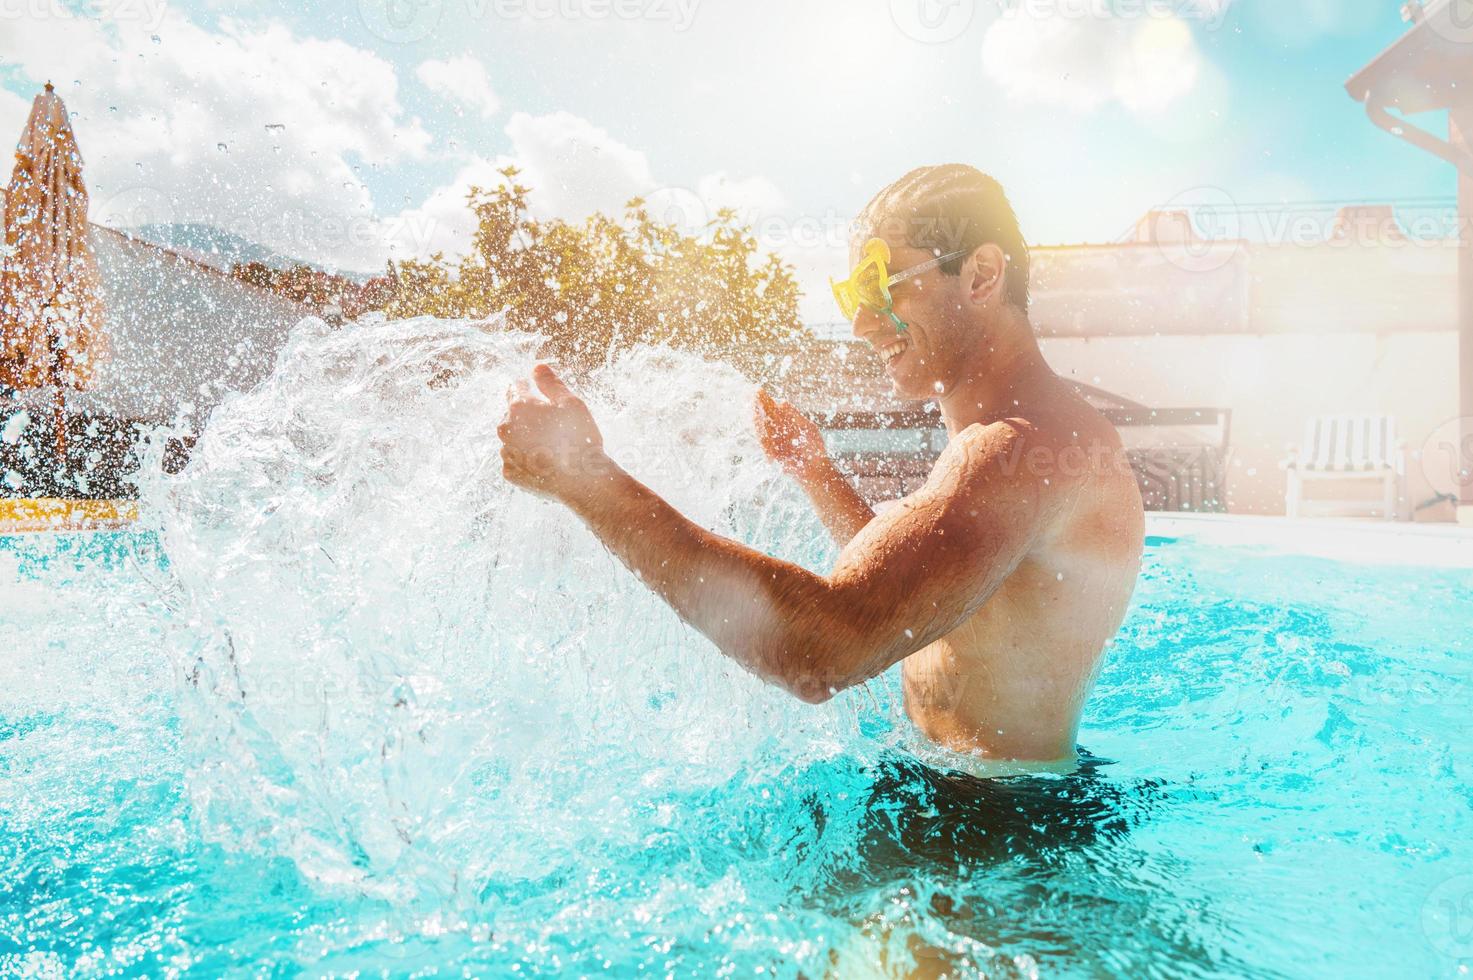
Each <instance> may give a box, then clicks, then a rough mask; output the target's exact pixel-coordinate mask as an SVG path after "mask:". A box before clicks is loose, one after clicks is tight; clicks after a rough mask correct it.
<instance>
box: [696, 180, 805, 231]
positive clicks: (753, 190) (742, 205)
mask: <svg viewBox="0 0 1473 980" xmlns="http://www.w3.org/2000/svg"><path fill="white" fill-rule="evenodd" d="M696 194H697V195H698V196H699V197H700V198H701V200H702V201H705V202H706V204H707V205H708V206H710V207H711V208H712V209H713V210H715V209H719V208H730V209H731V210H733V211H735V212H736V213H737V217H738V218H740V219H741V220H743V221H746V222H748V223H752V222H756V221H757V220H759V219H761V218H763V217H765V216H767V215H770V214H775V213H777V212H779V211H782V210H783V209H784V208H786V207H787V204H788V202H787V198H785V197H784V196H783V192H782V191H781V190H779V189H778V186H777V185H776V184H774V183H773V182H772V181H770V180H768V179H767V178H766V177H744V178H738V177H732V176H730V175H728V174H727V172H726V171H725V170H718V171H717V172H716V173H714V174H709V175H707V176H705V177H702V178H701V179H700V180H699V181H698V182H697V183H696Z"/></svg>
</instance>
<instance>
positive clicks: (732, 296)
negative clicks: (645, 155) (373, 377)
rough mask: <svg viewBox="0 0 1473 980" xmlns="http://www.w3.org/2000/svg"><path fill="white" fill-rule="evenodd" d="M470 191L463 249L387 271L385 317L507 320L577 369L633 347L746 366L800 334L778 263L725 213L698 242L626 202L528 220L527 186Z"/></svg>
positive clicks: (791, 287) (794, 287)
mask: <svg viewBox="0 0 1473 980" xmlns="http://www.w3.org/2000/svg"><path fill="white" fill-rule="evenodd" d="M501 173H502V174H503V176H505V177H506V183H504V184H502V185H501V186H498V187H496V188H494V189H491V190H485V189H482V188H479V187H477V188H473V189H472V190H471V192H470V195H469V198H468V202H469V206H470V208H471V210H472V211H473V212H474V214H475V218H476V232H475V237H474V239H473V243H472V247H471V249H470V251H469V252H468V253H467V254H466V255H465V256H464V257H463V258H461V259H460V260H458V261H450V260H448V259H446V258H445V257H444V256H443V255H441V254H436V255H434V256H432V257H431V258H430V259H428V260H426V261H408V262H403V263H401V264H400V265H399V266H398V267H397V274H398V283H399V289H398V294H397V296H396V297H395V299H394V300H393V301H392V302H391V303H390V305H389V307H388V310H387V312H388V314H389V315H390V316H394V317H404V316H418V315H423V314H429V315H433V316H442V317H482V316H489V315H492V314H494V313H498V312H500V311H502V310H506V311H507V323H508V325H509V326H510V327H511V328H512V329H516V330H526V331H532V332H536V333H540V334H543V335H544V336H546V337H547V338H548V345H547V350H546V353H547V354H549V355H551V356H555V357H558V358H560V359H563V360H565V361H569V362H571V363H572V364H574V365H576V366H579V367H589V366H593V365H595V364H598V363H600V362H602V361H603V360H604V359H605V358H606V357H608V356H609V354H610V353H613V352H617V351H619V350H621V349H624V348H627V347H629V346H631V345H633V344H636V343H655V344H668V345H670V346H671V347H677V348H682V349H686V350H697V351H700V352H702V353H705V354H708V355H713V356H718V357H723V358H726V359H729V360H732V361H733V362H734V363H736V364H738V365H739V366H742V367H749V368H750V367H753V366H755V365H756V364H757V363H758V361H759V359H760V357H761V354H762V353H763V351H764V350H767V349H769V348H771V347H772V346H774V345H780V344H784V343H791V342H792V341H794V340H796V339H798V338H800V337H803V336H805V335H806V331H805V329H804V327H803V325H802V323H801V322H800V320H799V318H798V284H797V281H796V280H795V279H794V278H793V272H792V269H791V267H789V266H787V265H785V264H784V263H783V262H782V261H781V260H780V259H779V258H778V257H777V256H775V255H770V254H769V255H766V256H761V255H759V253H758V245H757V241H756V239H755V238H754V237H753V235H752V233H751V231H750V229H748V228H746V227H744V226H742V225H740V224H739V223H738V221H737V218H736V214H735V213H734V212H732V211H729V210H723V211H720V212H718V214H717V215H716V217H715V218H714V219H713V220H712V221H710V222H709V223H708V224H707V226H706V228H704V229H703V230H701V232H699V233H697V234H690V233H687V232H686V231H683V230H682V229H680V228H679V227H678V226H676V225H674V224H669V223H665V222H661V221H658V220H656V219H655V218H653V217H652V216H651V215H650V213H649V210H648V208H647V206H646V202H645V201H643V200H641V199H638V198H636V199H635V200H633V201H630V202H629V204H628V205H627V207H626V209H625V211H624V214H623V217H622V220H616V219H614V218H611V217H609V216H607V215H604V214H595V215H593V216H592V217H590V218H588V219H587V220H586V221H584V222H583V223H581V224H571V223H569V222H566V221H562V220H553V221H537V220H535V219H533V218H532V217H531V215H530V212H529V208H528V203H527V199H528V195H529V194H530V193H531V191H530V189H529V188H527V187H525V186H523V185H522V184H519V183H517V180H516V178H517V176H518V174H519V171H518V170H517V169H516V168H515V167H507V168H506V169H504V170H502V171H501Z"/></svg>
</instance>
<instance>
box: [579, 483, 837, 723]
mask: <svg viewBox="0 0 1473 980" xmlns="http://www.w3.org/2000/svg"><path fill="white" fill-rule="evenodd" d="M607 474H608V475H607V477H606V478H603V479H599V480H597V481H590V484H591V485H590V486H589V487H588V488H587V489H585V490H583V491H580V492H579V493H578V494H577V495H576V496H575V497H572V498H564V501H563V502H564V503H565V504H567V506H568V507H569V508H570V509H571V510H572V511H573V512H574V513H575V514H577V515H578V516H579V517H580V518H581V519H582V520H583V522H584V523H585V524H587V525H588V527H589V529H590V530H592V531H593V533H594V534H595V535H596V536H597V537H598V538H599V540H600V541H602V542H603V543H604V545H605V546H606V547H607V548H608V549H609V550H610V551H612V552H613V553H614V554H615V555H616V556H618V558H619V559H620V560H621V561H622V562H623V563H624V564H625V565H627V566H628V567H629V569H630V570H631V571H633V572H634V573H635V575H637V576H638V577H639V578H640V580H641V581H642V582H644V584H645V585H646V586H648V587H649V588H650V589H652V590H654V591H655V592H656V593H657V594H658V595H659V596H660V597H661V598H663V599H664V600H665V601H666V602H667V603H669V604H670V606H671V608H673V609H674V610H675V612H676V613H677V614H678V615H679V616H680V618H681V619H683V620H685V621H686V622H688V623H690V624H691V625H692V626H694V627H695V628H696V629H698V630H700V631H701V632H702V633H703V634H705V635H706V636H707V637H708V638H709V639H710V640H711V641H712V642H713V643H715V644H716V646H717V647H719V648H720V649H721V651H722V652H723V653H724V654H726V655H727V656H729V657H731V658H732V659H734V660H736V661H738V662H739V663H741V664H742V665H743V666H744V667H746V668H747V669H748V670H751V671H752V672H753V673H756V674H757V675H758V676H760V677H763V678H764V679H766V680H769V681H771V682H773V683H777V684H780V685H782V686H783V687H786V688H787V689H788V690H790V691H792V692H793V693H794V694H796V695H798V696H799V697H802V698H804V699H812V700H818V699H821V698H822V697H823V696H826V694H827V693H828V687H827V685H828V682H829V679H828V678H827V676H826V674H825V673H824V671H823V668H824V666H825V664H826V663H827V662H828V652H827V646H828V644H829V643H831V642H833V641H836V640H838V639H839V635H840V633H841V630H838V629H836V628H835V626H834V625H833V623H830V622H828V621H829V620H831V619H832V620H838V621H842V619H843V617H830V616H827V615H826V610H827V609H828V607H829V605H830V603H829V602H828V601H827V600H828V599H829V598H830V596H829V594H828V593H829V588H828V583H827V581H826V580H825V579H823V578H821V577H819V576H817V575H814V574H813V573H812V572H809V571H807V570H806V569H803V568H800V567H799V566H797V565H793V564H791V563H789V562H784V561H781V560H779V559H776V558H773V557H771V556H769V555H764V554H762V553H761V552H758V551H754V550H753V549H751V548H747V547H746V546H744V545H742V544H739V543H738V542H735V541H732V540H730V539H727V538H723V537H721V536H720V535H717V534H713V533H712V532H710V531H708V530H706V529H705V528H702V527H700V526H699V525H697V524H694V523H692V522H691V521H689V520H687V519H686V518H685V517H684V516H683V515H681V514H680V512H679V511H677V510H676V509H675V508H674V507H671V506H670V505H669V504H668V503H666V502H665V501H664V500H662V499H661V498H660V497H659V496H658V495H657V494H655V492H654V491H652V490H650V489H649V488H648V487H646V486H644V485H643V484H642V483H640V482H639V481H638V480H636V479H634V478H633V477H632V476H630V475H629V474H628V473H626V472H624V471H623V470H621V469H619V468H618V467H617V466H615V465H613V464H612V463H610V464H608V467H607Z"/></svg>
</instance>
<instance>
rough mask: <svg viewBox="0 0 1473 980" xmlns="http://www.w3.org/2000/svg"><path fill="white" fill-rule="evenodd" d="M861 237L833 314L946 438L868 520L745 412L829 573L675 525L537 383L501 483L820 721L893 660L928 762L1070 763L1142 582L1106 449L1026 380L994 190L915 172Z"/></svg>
mask: <svg viewBox="0 0 1473 980" xmlns="http://www.w3.org/2000/svg"><path fill="white" fill-rule="evenodd" d="M859 224H860V226H861V234H859V235H858V236H857V238H856V243H855V248H854V249H853V252H852V256H851V259H852V261H851V265H852V266H855V267H856V274H855V276H853V277H851V279H850V280H849V282H848V283H847V284H841V285H840V287H837V288H836V294H838V295H839V298H840V301H841V305H843V306H845V308H846V313H848V312H852V313H853V320H854V334H855V336H856V337H858V338H859V339H861V340H864V341H866V342H868V343H869V344H870V346H871V347H872V348H874V350H875V351H876V353H877V354H878V355H879V356H880V357H881V358H882V359H883V360H884V363H885V371H886V372H887V373H888V375H889V377H890V379H891V381H892V383H893V385H894V388H895V391H896V393H897V394H898V395H900V396H901V397H905V398H915V399H926V398H933V399H935V400H936V401H938V402H939V404H940V408H941V413H942V416H943V418H944V419H945V422H946V429H947V432H948V434H949V436H950V441H949V444H948V445H947V447H946V449H945V451H944V452H943V453H942V454H941V457H940V459H939V460H938V461H937V463H936V466H935V469H934V470H932V472H931V474H930V477H929V478H928V479H927V481H926V484H925V486H924V487H922V488H921V489H920V490H919V491H917V492H916V493H914V494H912V495H910V496H909V497H906V498H905V499H903V500H901V501H899V502H898V503H896V504H895V505H894V506H892V507H890V508H887V509H886V510H884V512H883V513H880V514H876V513H875V512H874V511H873V510H871V509H870V507H869V505H868V504H866V503H865V502H864V500H862V499H861V498H860V496H859V494H858V493H857V492H856V491H855V490H854V488H853V487H851V486H850V485H849V483H848V482H847V481H846V480H845V479H844V478H843V476H842V475H841V474H840V473H839V471H838V470H837V468H836V467H835V466H834V464H833V462H832V461H831V460H830V459H829V458H828V456H827V454H826V452H825V451H824V448H823V440H822V438H821V436H820V433H819V431H818V429H817V427H816V426H814V425H813V423H812V422H810V421H808V420H807V419H805V418H803V417H802V416H800V415H799V414H798V413H797V412H796V411H795V410H794V409H793V408H792V407H791V406H788V405H785V404H781V403H778V402H775V401H773V400H772V399H770V398H769V397H767V396H766V394H765V393H764V394H763V395H762V396H760V397H759V400H758V408H757V416H758V419H757V422H758V429H759V434H760V435H761V437H762V442H763V445H764V447H765V448H766V450H767V452H768V453H769V454H770V455H772V456H773V457H774V458H775V459H777V460H778V461H779V462H781V463H782V464H783V466H784V467H785V468H786V469H787V471H788V472H789V473H791V474H792V475H793V476H794V477H796V478H797V479H798V480H799V482H800V483H801V484H802V486H803V488H804V489H805V490H806V491H807V493H808V495H809V497H810V498H811V499H812V501H813V504H814V507H815V508H816V509H817V511H818V513H819V514H820V515H821V517H822V519H823V521H824V523H825V525H826V526H827V527H828V529H829V530H830V532H831V533H832V534H833V535H834V537H835V539H836V540H837V541H838V542H839V543H840V545H841V546H842V548H843V551H842V554H841V555H840V557H839V559H838V562H837V564H836V565H835V566H834V568H833V570H832V571H831V572H830V573H829V574H828V575H818V574H815V573H813V572H810V571H807V570H806V569H803V568H800V567H798V566H796V565H792V564H789V563H788V562H785V561H779V560H778V559H776V558H772V557H770V556H768V555H764V554H761V553H759V552H757V551H754V550H752V549H751V548H748V547H746V546H744V545H741V544H738V543H737V542H735V541H730V540H727V539H725V538H722V537H720V536H718V535H715V534H712V533H711V532H709V531H707V530H704V529H703V528H700V527H697V526H696V525H694V524H692V523H691V522H690V521H688V520H687V519H685V518H684V517H682V516H681V515H680V514H679V513H678V512H677V511H676V510H675V509H674V508H673V507H671V506H670V505H669V504H667V503H666V502H665V501H664V500H661V499H660V498H659V497H658V496H656V495H655V494H654V493H653V492H651V491H650V490H649V489H648V488H647V487H645V486H643V485H641V484H640V483H639V482H638V481H637V480H636V479H635V478H634V477H633V476H631V475H630V474H628V473H626V472H624V471H623V470H622V469H620V468H619V467H618V466H617V465H616V464H615V463H614V462H613V461H612V460H610V459H609V458H608V457H607V456H606V455H605V454H604V452H603V440H602V437H601V436H600V434H599V430H598V426H597V425H596V424H595V422H594V420H593V417H592V415H591V414H590V413H589V410H588V408H587V407H586V406H585V405H584V403H583V402H582V401H581V400H580V399H579V398H578V397H577V396H576V395H574V394H573V392H571V391H570V390H569V389H568V388H567V387H566V386H565V385H564V384H563V383H562V381H561V380H559V379H558V377H557V376H556V374H555V373H554V372H553V371H552V369H551V368H549V367H547V366H545V365H539V366H538V367H537V369H536V370H535V371H534V374H533V380H534V381H535V383H536V386H537V389H538V391H539V392H540V397H539V395H538V394H536V393H534V392H533V390H532V388H531V386H530V385H528V384H527V382H525V381H523V382H518V384H517V385H515V386H514V387H513V388H512V390H511V391H510V392H508V400H509V402H510V408H509V411H508V414H507V418H506V420H505V421H504V422H503V423H502V425H501V428H500V429H499V433H500V435H501V438H502V441H503V444H504V445H503V448H502V461H503V471H504V473H505V476H506V478H507V479H508V480H509V481H511V482H512V483H513V484H516V485H517V486H520V487H522V488H524V489H526V490H529V491H531V492H533V493H537V494H541V495H543V496H546V497H551V498H553V499H556V500H559V501H561V502H562V503H564V504H565V505H567V506H568V507H569V508H570V509H571V510H572V511H573V512H574V513H575V514H577V515H578V516H579V517H580V518H581V519H582V520H583V521H584V522H585V523H586V524H587V525H588V526H589V528H591V529H592V531H593V532H594V534H595V535H597V536H598V537H599V539H600V540H602V541H603V543H604V544H605V545H606V546H607V547H608V548H609V549H610V550H611V551H612V552H613V553H614V554H616V555H617V556H618V557H619V558H620V559H621V560H622V561H623V562H624V564H625V565H627V566H628V567H629V568H630V569H632V570H633V571H634V573H635V574H636V575H638V576H639V577H640V579H641V580H642V581H643V582H644V583H645V584H646V585H647V586H648V587H649V588H651V589H653V590H654V591H655V592H656V593H658V594H659V595H660V596H661V597H662V598H663V599H664V600H665V601H666V602H668V603H669V604H670V605H671V607H673V608H674V610H675V611H676V612H677V613H678V614H679V615H680V617H681V618H682V619H684V620H685V621H686V622H688V623H690V624H691V625H693V626H694V627H695V628H696V629H698V630H700V631H701V632H702V633H703V634H705V635H706V636H707V637H709V638H710V640H711V641H712V642H713V643H715V644H716V646H717V647H718V648H719V649H720V650H721V652H722V653H724V654H725V655H726V656H728V657H731V658H732V659H733V660H735V661H737V662H738V663H740V664H741V665H742V666H744V667H746V668H747V669H748V670H751V671H753V672H754V673H756V674H757V675H758V676H760V677H762V678H764V679H765V680H767V681H769V682H771V683H773V684H776V685H779V686H781V687H783V688H784V689H786V690H787V691H789V692H791V693H792V694H793V695H795V696H796V697H799V698H801V699H803V700H804V701H808V702H812V703H815V704H816V703H819V702H823V701H826V700H828V699H829V698H831V697H833V695H834V694H835V693H837V692H839V691H842V690H844V689H846V688H849V687H852V686H854V685H856V684H862V683H864V682H865V681H867V680H869V679H870V678H872V677H874V676H876V675H877V674H880V673H881V672H883V671H885V670H886V669H888V668H890V667H891V666H893V665H895V664H897V663H899V664H901V670H902V675H903V679H904V690H905V707H906V711H907V712H908V714H909V715H910V717H911V719H912V720H913V721H914V722H915V724H916V726H917V727H918V728H919V730H920V731H921V732H923V733H924V734H925V735H926V736H928V737H929V738H930V739H931V740H933V741H934V742H936V743H938V744H939V745H941V746H944V747H946V748H948V749H952V750H955V751H958V752H964V753H973V754H976V755H979V756H981V757H983V758H984V759H987V760H1020V761H1035V762H1050V761H1060V760H1068V759H1073V758H1074V753H1075V735H1076V732H1077V730H1078V726H1079V719H1080V714H1081V713H1082V711H1083V708H1084V703H1085V700H1086V698H1087V697H1088V695H1089V691H1090V687H1091V686H1092V684H1093V681H1094V678H1095V674H1096V672H1097V669H1098V667H1099V664H1100V659H1101V655H1102V653H1103V650H1104V648H1105V645H1106V643H1107V642H1108V641H1109V640H1110V639H1111V638H1112V637H1113V636H1114V634H1115V632H1116V630H1117V629H1119V627H1120V623H1121V620H1122V619H1123V618H1124V615H1125V611H1126V605H1127V603H1128V602H1129V599H1130V595H1131V591H1132V589H1133V588H1134V585H1135V580H1136V575H1137V572H1138V571H1139V567H1140V555H1141V548H1142V538H1143V517H1142V513H1141V500H1140V495H1139V493H1138V491H1137V488H1136V483H1135V479H1134V477H1133V475H1132V473H1131V469H1130V466H1129V465H1128V463H1127V462H1126V460H1125V454H1124V451H1123V449H1122V448H1121V445H1120V440H1119V437H1118V436H1117V434H1116V432H1115V430H1114V428H1113V427H1112V426H1111V425H1110V423H1109V422H1108V421H1106V420H1105V418H1103V417H1102V416H1101V415H1100V414H1099V413H1098V412H1096V411H1095V410H1094V409H1093V408H1091V407H1090V406H1089V405H1088V404H1087V403H1086V402H1085V401H1084V400H1083V399H1082V398H1080V397H1079V396H1078V394H1076V393H1075V392H1074V391H1073V390H1072V389H1071V388H1070V386H1069V385H1068V384H1067V383H1065V382H1064V381H1062V380H1061V379H1060V378H1059V377H1058V376H1057V375H1056V374H1054V373H1053V371H1051V370H1050V369H1049V367H1048V365H1047V364H1046V363H1045V362H1044V360H1043V356H1042V354H1041V353H1040V351H1039V348H1038V343H1037V341H1036V340H1035V339H1034V335H1033V329H1032V326H1031V325H1030V323H1029V320H1028V253H1027V249H1026V247H1025V246H1024V244H1023V239H1022V236H1021V234H1020V233H1019V230H1018V224H1017V219H1016V218H1015V217H1014V215H1013V211H1012V208H1011V206H1010V205H1009V204H1008V201H1007V199H1006V197H1005V196H1004V194H1003V192H1002V188H1001V187H1000V186H999V185H998V184H997V183H996V181H994V180H992V179H991V178H990V177H987V176H986V175H984V174H982V173H980V172H979V171H977V170H975V169H973V168H971V167H964V166H955V165H953V166H944V167H928V168H923V169H921V170H917V171H914V172H912V173H910V174H908V175H907V176H905V177H903V178H902V179H901V180H899V181H897V182H896V183H895V184H892V185H891V186H890V187H888V188H886V189H885V190H884V191H882V192H881V193H880V194H879V196H877V197H876V198H875V200H874V201H872V202H871V203H870V205H869V206H868V208H866V210H865V213H864V215H863V216H862V217H861V219H860V222H859ZM874 239H879V240H880V241H882V242H883V243H884V246H881V245H877V244H875V242H874ZM886 251H888V256H886V255H885V254H884V253H885V252H886ZM877 259H883V260H885V262H884V264H881V263H880V262H877V261H876V260H877ZM938 259H944V261H941V262H939V263H938V262H937V261H936V260H938ZM889 270H900V272H901V274H900V275H895V274H894V273H892V272H890V271H889ZM877 275H878V277H879V278H878V279H876V276H877ZM887 281H889V283H890V288H887V289H885V288H877V282H878V283H886V282H887ZM846 285H848V286H852V287H854V288H852V289H847V290H846V289H845V286H846Z"/></svg>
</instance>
